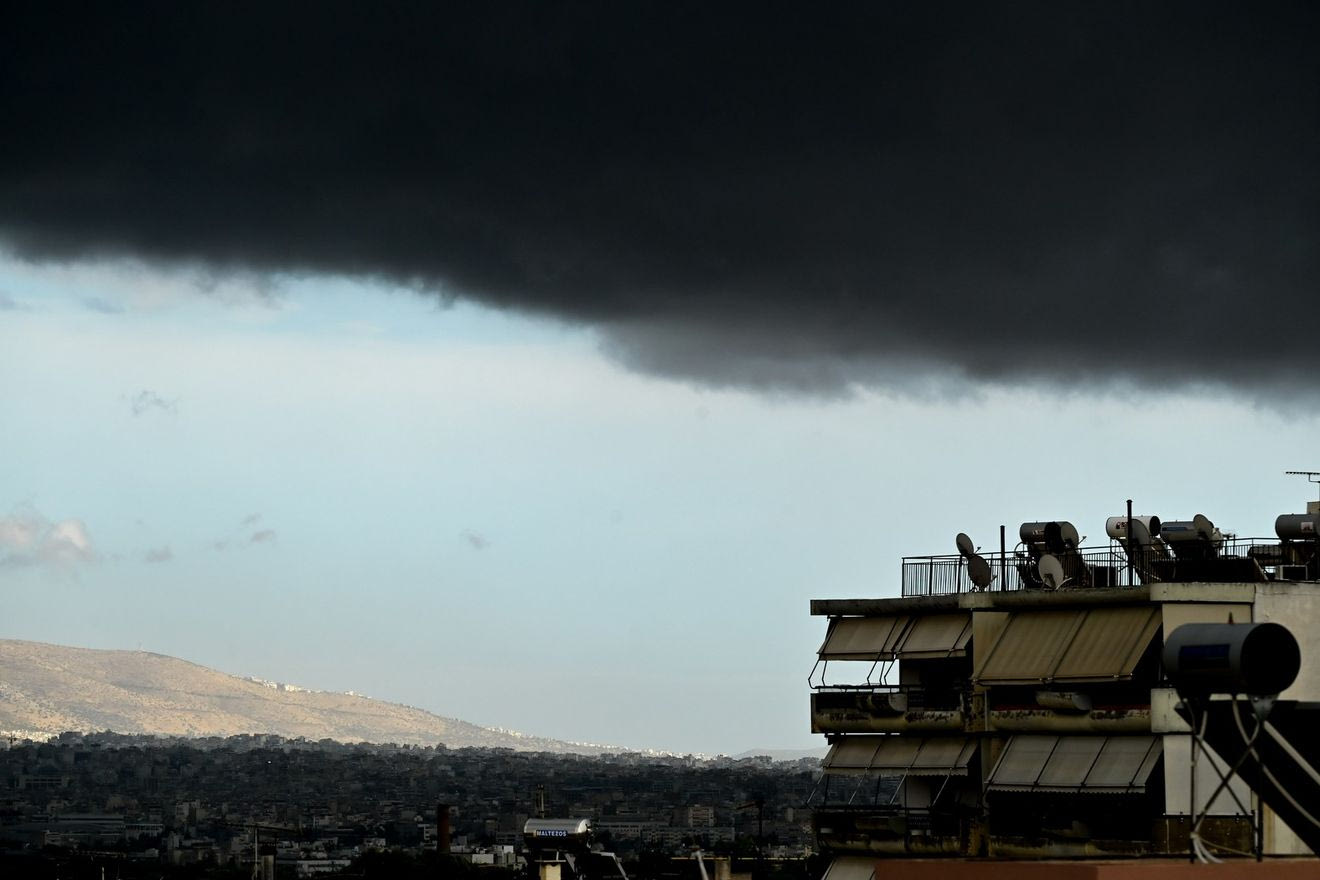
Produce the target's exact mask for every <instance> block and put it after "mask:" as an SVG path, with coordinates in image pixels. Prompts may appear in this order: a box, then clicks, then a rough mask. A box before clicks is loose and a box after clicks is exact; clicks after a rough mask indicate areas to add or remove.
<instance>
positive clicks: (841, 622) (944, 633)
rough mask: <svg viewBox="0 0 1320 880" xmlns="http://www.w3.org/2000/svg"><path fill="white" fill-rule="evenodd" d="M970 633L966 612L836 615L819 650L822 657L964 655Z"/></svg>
mask: <svg viewBox="0 0 1320 880" xmlns="http://www.w3.org/2000/svg"><path fill="white" fill-rule="evenodd" d="M971 637H972V616H971V615H970V614H967V613H962V614H925V615H921V616H917V617H912V616H909V615H906V614H887V615H882V616H879V617H835V618H833V619H831V620H830V629H829V632H828V633H827V634H826V636H825V643H824V644H823V645H821V646H820V651H819V654H820V658H821V659H822V660H893V659H896V658H908V659H913V660H916V659H930V658H940V657H962V656H965V655H966V653H967V642H968V641H969V640H970V639H971Z"/></svg>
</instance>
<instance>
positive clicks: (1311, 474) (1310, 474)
mask: <svg viewBox="0 0 1320 880" xmlns="http://www.w3.org/2000/svg"><path fill="white" fill-rule="evenodd" d="M1284 473H1285V474H1287V475H1288V476H1290V477H1306V482H1308V483H1316V484H1318V485H1320V471H1284Z"/></svg>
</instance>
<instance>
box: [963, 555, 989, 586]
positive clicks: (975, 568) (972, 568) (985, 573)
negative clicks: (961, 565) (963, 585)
mask: <svg viewBox="0 0 1320 880" xmlns="http://www.w3.org/2000/svg"><path fill="white" fill-rule="evenodd" d="M967 576H968V577H969V578H971V579H972V583H973V584H975V585H976V588H977V589H978V590H984V589H985V588H986V587H988V586H990V581H992V580H994V575H992V574H991V573H990V563H988V562H986V561H985V557H983V556H978V555H977V554H975V553H973V554H972V555H971V556H969V557H967Z"/></svg>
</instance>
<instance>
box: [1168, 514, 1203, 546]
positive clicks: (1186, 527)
mask: <svg viewBox="0 0 1320 880" xmlns="http://www.w3.org/2000/svg"><path fill="white" fill-rule="evenodd" d="M1214 533H1215V524H1214V523H1213V522H1211V521H1210V519H1209V518H1208V517H1206V516H1203V515H1202V514H1199V513H1198V514H1197V515H1196V516H1194V517H1192V518H1191V519H1171V520H1166V521H1165V522H1163V523H1160V537H1161V538H1163V539H1164V541H1165V543H1166V544H1177V543H1179V542H1182V541H1210V540H1213V538H1214Z"/></svg>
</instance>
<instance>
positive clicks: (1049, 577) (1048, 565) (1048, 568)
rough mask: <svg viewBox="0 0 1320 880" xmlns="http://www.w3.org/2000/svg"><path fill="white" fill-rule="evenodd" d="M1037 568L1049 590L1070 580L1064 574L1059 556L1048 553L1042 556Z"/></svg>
mask: <svg viewBox="0 0 1320 880" xmlns="http://www.w3.org/2000/svg"><path fill="white" fill-rule="evenodd" d="M1036 570H1037V571H1039V572H1040V582H1041V583H1042V584H1044V585H1045V588H1046V589H1047V590H1057V589H1059V588H1060V587H1062V586H1063V585H1064V584H1065V583H1067V582H1068V579H1067V578H1066V577H1065V576H1064V574H1063V563H1062V562H1060V561H1059V558H1058V557H1057V556H1053V555H1051V554H1049V553H1046V554H1045V555H1044V556H1042V557H1041V558H1040V562H1039V563H1038V564H1037V566H1036Z"/></svg>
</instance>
